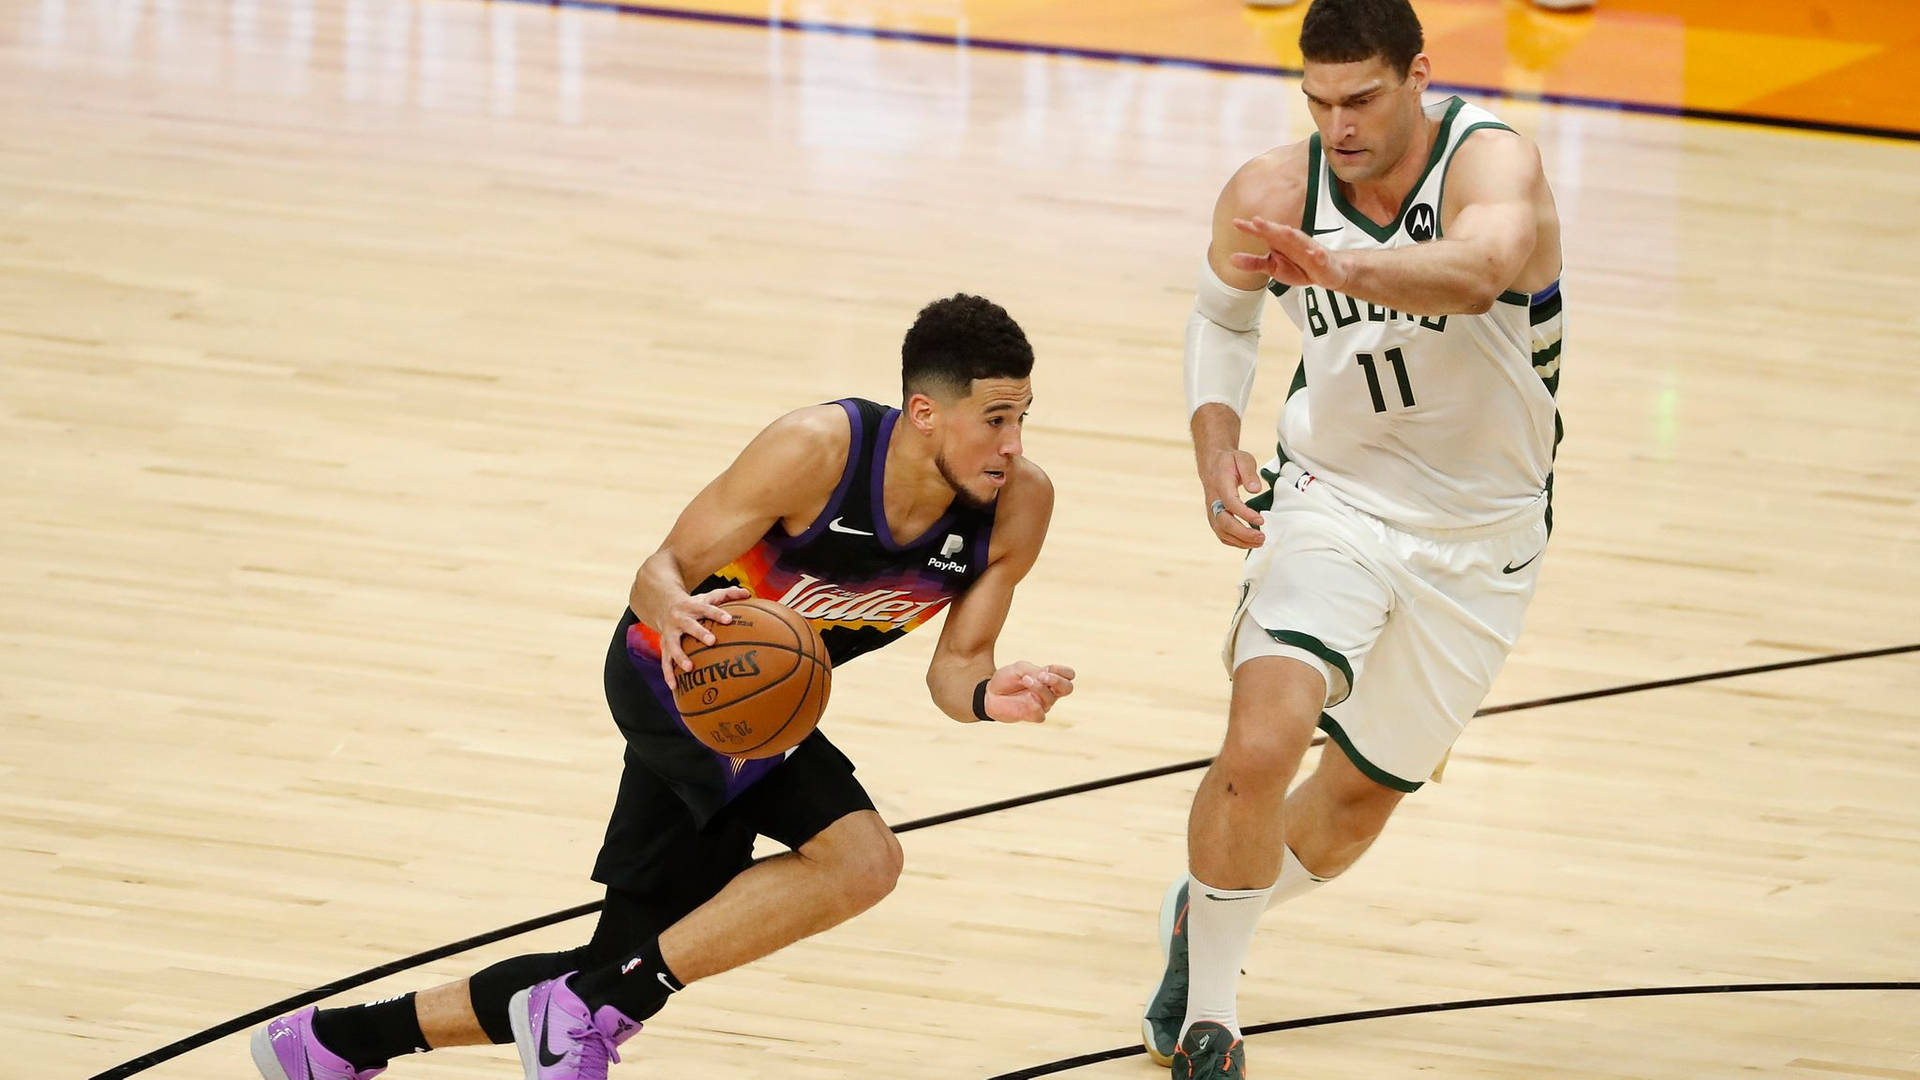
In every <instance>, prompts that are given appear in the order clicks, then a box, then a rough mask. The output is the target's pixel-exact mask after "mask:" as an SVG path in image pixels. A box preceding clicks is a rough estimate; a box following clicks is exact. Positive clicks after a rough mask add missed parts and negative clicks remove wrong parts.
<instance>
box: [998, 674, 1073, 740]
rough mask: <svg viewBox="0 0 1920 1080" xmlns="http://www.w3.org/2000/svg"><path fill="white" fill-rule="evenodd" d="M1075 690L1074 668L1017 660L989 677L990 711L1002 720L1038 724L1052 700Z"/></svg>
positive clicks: (1050, 706)
mask: <svg viewBox="0 0 1920 1080" xmlns="http://www.w3.org/2000/svg"><path fill="white" fill-rule="evenodd" d="M1071 693H1073V669H1072V668H1070V667H1063V666H1061V665H1059V664H1048V665H1046V666H1045V667H1041V666H1040V665H1038V664H1029V663H1027V662H1026V661H1025V660H1016V661H1014V662H1013V663H1011V664H1008V665H1007V666H1006V667H1003V668H1001V669H1000V670H999V671H996V672H994V673H993V677H992V678H990V679H988V680H987V700H986V710H987V715H988V716H990V717H992V718H993V719H995V720H998V721H1000V722H1001V723H1003V724H1038V723H1042V722H1044V721H1045V720H1046V718H1047V710H1048V709H1051V708H1053V703H1054V702H1056V701H1059V700H1060V699H1061V698H1063V697H1066V696H1067V695H1068V694H1071Z"/></svg>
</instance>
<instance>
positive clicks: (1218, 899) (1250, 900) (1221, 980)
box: [1180, 875, 1273, 1039]
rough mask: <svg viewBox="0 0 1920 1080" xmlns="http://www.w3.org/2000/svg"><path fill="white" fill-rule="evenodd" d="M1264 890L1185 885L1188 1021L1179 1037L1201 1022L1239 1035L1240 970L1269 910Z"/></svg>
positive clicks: (1194, 880) (1199, 883) (1196, 881)
mask: <svg viewBox="0 0 1920 1080" xmlns="http://www.w3.org/2000/svg"><path fill="white" fill-rule="evenodd" d="M1271 892H1273V886H1271V885H1270V886H1268V887H1266V888H1264V889H1216V888H1214V887H1213V886H1211V885H1207V884H1205V883H1203V882H1202V881H1201V880H1200V879H1199V878H1196V877H1193V876H1192V875H1188V881H1187V1019H1186V1022H1185V1023H1183V1024H1181V1025H1180V1037H1181V1038H1182V1039H1184V1038H1186V1036H1187V1029H1188V1028H1190V1027H1192V1026H1193V1024H1194V1022H1195V1021H1197V1020H1211V1021H1213V1022H1214V1023H1217V1024H1225V1025H1226V1026H1227V1027H1228V1028H1230V1029H1232V1031H1233V1034H1234V1035H1235V1037H1238V1036H1239V1034H1240V1009H1239V994H1240V968H1241V966H1242V965H1243V964H1245V963H1246V959H1247V946H1248V944H1249V943H1251V942H1252V941H1253V928H1254V927H1255V926H1256V925H1258V923H1259V922H1260V916H1261V915H1262V914H1264V913H1265V912H1266V910H1267V896H1268V894H1269V893H1271Z"/></svg>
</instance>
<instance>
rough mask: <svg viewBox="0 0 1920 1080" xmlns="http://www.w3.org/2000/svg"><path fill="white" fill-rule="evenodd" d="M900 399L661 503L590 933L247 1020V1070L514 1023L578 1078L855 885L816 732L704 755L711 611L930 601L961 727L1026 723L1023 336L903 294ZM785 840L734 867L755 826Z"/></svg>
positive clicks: (1052, 688) (849, 782)
mask: <svg viewBox="0 0 1920 1080" xmlns="http://www.w3.org/2000/svg"><path fill="white" fill-rule="evenodd" d="M901 354H902V363H901V368H902V373H901V381H902V384H903V396H904V399H905V400H904V405H903V407H902V408H900V409H891V408H887V407H885V406H882V405H878V404H875V403H873V402H871V401H864V400H860V399H854V398H849V399H845V400H842V401H836V402H832V403H829V404H825V405H816V406H812V407H810V408H804V409H800V410H797V411H795V412H792V413H789V414H787V415H785V416H782V417H780V418H779V419H777V420H775V421H774V422H773V423H772V424H770V425H768V426H767V427H766V428H765V429H764V430H763V431H761V432H760V434H759V435H758V436H757V437H756V438H755V439H754V440H753V441H752V442H751V443H749V444H748V445H747V447H746V449H745V450H743V451H742V452H741V454H740V456H739V457H738V458H737V459H736V460H735V461H734V462H733V464H732V465H730V466H729V467H728V468H727V469H726V470H725V471H724V472H722V473H721V474H720V475H719V477H717V478H716V479H715V480H714V481H713V482H712V483H710V484H708V485H707V486H706V488H705V489H704V490H702V491H701V492H700V493H699V494H698V495H697V496H695V497H694V499H693V501H692V502H691V503H689V504H688V505H687V507H686V509H685V510H683V511H682V512H681V514H680V517H679V520H677V521H676V522H675V523H674V526H673V528H672V530H671V531H670V532H669V533H668V534H667V537H666V539H665V541H663V542H662V543H661V545H660V549H659V550H658V551H656V552H655V553H654V554H653V555H652V556H651V557H650V558H648V559H647V560H646V562H645V563H644V564H642V566H641V567H640V570H639V573H638V574H637V575H636V576H635V579H634V584H633V588H632V590H631V592H630V594H629V596H628V603H629V610H628V611H627V612H626V613H625V615H624V617H623V618H622V619H621V621H620V625H619V627H618V629H617V630H616V631H615V632H614V635H613V641H612V643H611V645H610V647H609V649H608V653H607V661H606V691H607V702H608V705H609V706H610V707H611V709H612V711H613V717H614V720H615V722H616V723H617V724H618V726H619V728H620V731H621V733H622V734H623V735H624V736H625V738H626V751H625V768H624V771H623V772H622V774H621V778H620V789H619V794H618V796H617V798H616V800H615V803H614V809H613V814H612V819H611V821H610V822H609V824H608V826H607V832H606V840H605V842H604V844H603V846H602V847H601V849H600V855H599V859H598V860H597V862H596V863H595V865H594V870H593V878H594V880H596V881H598V882H600V883H602V884H604V885H605V886H606V888H607V896H606V903H605V907H604V908H603V909H602V911H601V914H600V921H599V923H598V924H597V925H596V926H595V928H594V932H593V937H592V940H590V941H589V942H588V943H587V944H585V945H583V946H580V947H578V948H576V949H572V950H569V951H567V952H560V953H548V954H542V955H534V956H522V957H517V958H514V959H511V960H505V961H502V962H501V963H498V964H495V965H493V966H491V967H488V968H486V969H485V970H483V971H480V972H478V973H477V974H475V975H473V976H472V977H470V978H468V979H463V980H461V981H458V982H454V983H449V984H446V985H444V986H440V987H437V988H434V989H431V990H425V991H421V992H419V993H418V994H407V995H405V996H402V997H397V998H392V999H388V1000H386V1001H378V1002H374V1003H372V1004H368V1005H361V1006H355V1007H351V1008H342V1009H325V1010H317V1011H316V1010H315V1009H313V1008H306V1009H302V1010H300V1011H299V1012H295V1013H292V1014H290V1015H288V1016H284V1017H281V1018H279V1019H277V1020H274V1021H272V1022H271V1023H269V1024H267V1025H266V1026H265V1027H263V1028H261V1029H259V1030H258V1031H256V1032H255V1034H254V1037H253V1057H254V1062H255V1064H256V1065H257V1066H258V1067H259V1069H260V1072H261V1074H262V1075H263V1076H265V1077H267V1078H268V1080H367V1078H368V1077H371V1076H374V1075H375V1074H377V1073H379V1072H380V1071H382V1070H383V1069H384V1068H385V1067H386V1065H387V1062H388V1061H389V1059H391V1058H394V1057H397V1056H400V1055H403V1054H408V1053H413V1052H415V1051H420V1050H426V1049H429V1048H434V1049H437V1048H440V1047H447V1046H461V1045H472V1044H477V1043H507V1042H513V1043H515V1044H516V1045H517V1047H518V1049H519V1052H520V1060H521V1063H522V1065H523V1066H524V1068H525V1072H526V1076H527V1078H528V1080H599V1078H604V1077H605V1076H606V1075H607V1065H608V1062H609V1061H615V1060H618V1056H617V1053H616V1049H615V1048H616V1047H617V1046H618V1045H619V1044H621V1043H622V1042H624V1041H625V1040H626V1039H627V1038H628V1037H630V1036H631V1035H632V1034H633V1033H634V1032H635V1031H637V1030H639V1027H640V1022H641V1021H642V1020H645V1019H646V1018H648V1017H650V1016H652V1015H653V1014H654V1013H656V1012H658V1011H659V1010H660V1009H661V1007H662V1006H664V1005H665V1004H666V1002H667V998H668V996H669V995H671V994H673V993H674V992H676V991H678V990H680V989H682V988H683V987H684V986H685V985H686V984H687V983H691V982H693V981H694V980H696V979H704V978H707V977H708V976H711V975H716V974H719V973H720V972H723V971H726V970H728V969H730V968H734V967H737V966H739V965H741V964H745V963H747V962H749V961H752V960H755V959H758V958H760V957H763V956H766V955H767V954H769V953H771V952H774V951H775V950H777V949H780V948H782V947H784V946H786V945H789V944H792V943H793V942H795V941H798V940H799V939H801V938H803V937H807V936H809V935H811V934H817V933H819V932H820V931H822V930H825V929H827V928H829V927H831V926H834V925H836V924H838V923H840V922H843V921H845V920H846V919H848V918H850V917H852V916H854V915H857V914H859V913H860V912H861V911H864V910H866V909H867V908H869V907H871V906H873V905H874V904H875V903H878V902H879V901H880V899H881V898H882V897H884V896H886V895H887V893H888V892H890V891H891V890H892V889H893V886H894V882H895V880H896V879H897V878H898V876H899V874H900V867H901V858H902V856H901V851H900V845H899V842H898V841H896V840H895V839H894V836H893V833H892V832H891V831H890V830H889V829H888V828H887V825H886V823H885V822H883V821H882V820H881V819H880V815H879V814H877V813H875V811H874V808H873V801H872V800H871V799H870V798H869V797H868V796H867V793H866V791H865V789H864V788H862V787H861V785H860V781H859V780H857V779H855V777H854V775H853V764H852V762H850V761H849V760H848V759H847V757H846V756H845V755H844V754H842V753H841V752H840V751H839V750H838V749H836V748H835V747H834V746H833V744H832V743H831V742H829V741H827V738H826V736H825V735H823V734H821V733H820V732H819V731H818V730H816V731H814V732H813V734H811V735H809V736H808V737H807V738H806V739H805V740H803V741H802V742H801V743H800V745H798V746H796V747H795V748H793V749H792V750H790V751H788V752H787V754H786V755H784V756H783V757H773V758H766V759H757V760H747V759H743V758H730V757H726V756H723V755H720V754H717V753H715V752H713V751H711V750H709V749H707V748H706V747H705V746H704V745H702V744H701V743H699V742H697V741H695V740H694V738H693V736H692V735H690V734H689V733H688V732H687V730H686V728H685V726H684V725H683V724H682V723H681V721H680V717H679V714H678V712H677V711H676V710H675V708H674V705H673V697H672V694H671V692H670V689H669V687H670V686H671V683H672V679H673V675H674V673H675V672H676V671H687V670H691V668H692V664H691V663H690V662H689V661H688V659H687V657H686V655H685V652H684V651H683V648H682V644H681V638H682V635H685V636H688V637H692V638H696V639H698V640H700V641H702V642H705V643H707V644H711V643H712V641H713V634H712V632H711V631H710V630H708V629H707V627H706V625H705V624H706V623H708V622H727V621H729V620H728V616H727V615H726V614H725V613H724V612H722V611H721V610H720V607H719V605H721V604H724V603H726V602H728V601H731V600H736V599H744V598H746V597H748V596H760V597H764V598H766V599H769V600H775V601H778V602H780V603H783V604H786V605H787V606H789V607H791V608H792V609H793V610H794V611H796V612H797V613H799V614H800V615H801V616H803V617H805V618H806V619H807V620H808V621H809V622H810V623H812V624H813V626H814V627H815V629H817V630H818V631H819V633H820V637H821V639H822V641H823V642H824V643H825V645H826V648H827V652H828V655H829V658H830V659H831V661H832V663H833V664H834V665H835V666H838V665H839V664H842V663H845V662H846V661H848V660H851V659H853V658H854V657H856V656H859V655H861V654H864V653H867V652H871V651H873V650H874V649H877V648H880V647H881V646H883V645H886V644H888V643H890V642H892V641H894V640H896V639H898V638H899V637H900V636H901V635H903V634H905V633H906V632H908V631H909V630H912V629H914V628H915V627H917V626H920V625H922V624H923V623H925V622H926V621H927V620H928V619H930V618H932V617H933V616H934V615H936V614H938V613H939V612H940V611H941V610H943V609H946V608H948V607H949V606H951V610H950V611H948V613H947V621H946V625H945V627H944V628H943V629H942V630H941V633H940V640H939V643H938V645H937V646H936V648H935V651H934V656H933V660H932V663H931V664H930V666H929V667H928V669H927V687H928V690H929V691H930V692H931V693H932V697H933V701H934V703H935V704H936V705H937V706H939V708H940V710H941V711H942V712H944V713H946V714H947V715H948V716H950V717H952V718H953V719H955V720H958V721H960V722H962V723H974V722H1005V723H1019V722H1031V723H1038V722H1041V721H1042V720H1044V719H1045V717H1046V714H1047V711H1048V710H1049V709H1050V708H1052V707H1053V705H1054V703H1055V702H1057V701H1058V700H1059V699H1060V698H1062V697H1064V696H1066V695H1067V694H1069V693H1072V691H1073V678H1074V673H1073V671H1072V670H1071V669H1069V668H1065V667H1059V666H1046V667H1041V666H1036V665H1034V664H1029V663H1025V662H1016V663H1011V664H1006V665H1004V666H999V667H996V666H995V662H994V656H993V652H994V643H995V641H996V639H997V638H998V636H999V633H1000V629H1001V626H1002V624H1003V623H1004V621H1005V619H1006V616H1007V611H1008V607H1009V604H1010V603H1011V601H1012V597H1013V590H1014V586H1015V585H1017V584H1018V583H1019V582H1020V580H1021V578H1022V577H1024V576H1025V575H1026V573H1027V571H1028V570H1029V569H1030V568H1031V567H1032V566H1033V562H1034V559H1035V558H1036V557H1037V556H1038V555H1039V553H1040V546H1041V543H1042V541H1043V540H1044V539H1045V537H1046V532H1047V523H1048V520H1049V518H1050V516H1051V514H1052V510H1053V488H1052V485H1051V484H1050V482H1049V481H1048V479H1047V476H1046V474H1045V473H1043V472H1041V471H1040V469H1039V467H1038V466H1036V465H1034V464H1032V463H1031V462H1029V461H1027V460H1026V458H1025V457H1023V456H1022V453H1021V451H1022V446H1021V427H1022V424H1023V422H1024V420H1025V417H1026V412H1027V408H1028V406H1029V405H1030V404H1031V403H1032V400H1033V392H1032V389H1031V387H1030V385H1029V374H1030V372H1031V370H1032V367H1033V350H1032V349H1031V347H1029V345H1028V344H1027V339H1026V335H1025V334H1024V333H1022V332H1021V330H1020V327H1019V325H1018V324H1016V323H1015V322H1014V321H1013V319H1012V318H1011V317H1009V316H1008V315H1007V313H1006V312H1005V311H1004V310H1002V309H1001V308H1000V307H999V306H998V305H996V304H993V303H990V302H988V301H986V300H983V299H981V298H979V297H977V296H966V295H958V296H953V297H949V298H947V299H944V300H939V301H936V302H934V303H932V304H929V305H928V306H927V307H926V308H925V309H924V310H922V311H921V312H920V315H919V318H918V319H917V320H916V321H915V323H914V325H913V327H912V329H911V330H909V331H908V333H907V336H906V341H905V343H904V344H903V346H902V349H901ZM756 836H767V837H771V838H772V839H774V840H777V841H779V842H780V843H782V844H784V845H786V846H787V847H788V848H790V849H791V850H790V851H789V852H787V853H784V854H781V855H778V856H775V857H773V858H769V859H766V860H764V861H761V862H759V863H753V862H752V852H753V844H754V838H755V837H756Z"/></svg>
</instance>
